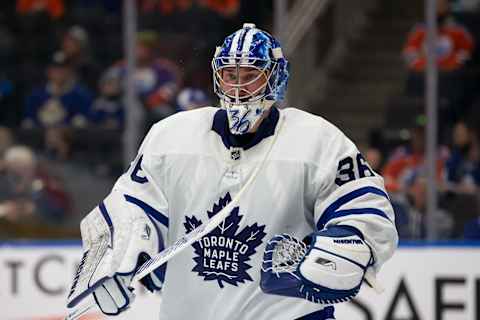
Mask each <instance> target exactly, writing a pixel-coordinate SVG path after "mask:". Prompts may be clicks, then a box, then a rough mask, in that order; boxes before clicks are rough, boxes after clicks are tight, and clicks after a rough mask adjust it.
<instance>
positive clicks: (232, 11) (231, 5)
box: [199, 0, 240, 18]
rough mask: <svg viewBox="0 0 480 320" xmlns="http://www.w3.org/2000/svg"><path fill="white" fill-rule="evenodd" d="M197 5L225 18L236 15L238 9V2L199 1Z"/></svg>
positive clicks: (233, 0) (221, 0)
mask: <svg viewBox="0 0 480 320" xmlns="http://www.w3.org/2000/svg"><path fill="white" fill-rule="evenodd" d="M199 3H200V4H201V5H203V6H206V7H207V8H209V9H210V10H212V11H214V12H216V13H218V14H220V15H222V16H224V17H226V18H231V17H233V16H235V15H237V14H238V12H239V9H240V1H239V0H200V1H199Z"/></svg>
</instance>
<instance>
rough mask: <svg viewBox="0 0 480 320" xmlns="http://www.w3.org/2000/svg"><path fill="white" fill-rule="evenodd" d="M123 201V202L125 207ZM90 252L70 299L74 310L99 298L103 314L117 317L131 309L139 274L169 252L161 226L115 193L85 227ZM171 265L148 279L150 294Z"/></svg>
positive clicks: (87, 219)
mask: <svg viewBox="0 0 480 320" xmlns="http://www.w3.org/2000/svg"><path fill="white" fill-rule="evenodd" d="M122 201H123V203H122ZM80 228H81V233H82V242H83V249H84V254H83V257H82V261H81V262H80V264H79V266H78V269H77V273H76V275H75V278H74V281H73V285H72V289H71V290H70V294H69V296H68V304H67V307H68V308H69V309H71V310H72V309H73V311H75V310H76V309H78V308H80V306H79V304H80V302H81V301H82V300H84V298H85V297H87V296H88V295H90V294H93V297H94V299H95V302H96V303H97V305H98V306H99V308H100V310H101V311H102V312H103V313H105V314H107V315H116V314H119V313H120V312H122V311H124V310H125V309H127V308H128V307H129V305H130V304H131V302H132V301H133V299H134V297H135V295H134V293H133V288H131V286H130V285H131V282H132V278H133V276H134V274H135V272H136V270H137V269H138V268H139V267H140V265H142V264H143V263H144V262H145V261H147V260H148V259H149V258H150V256H153V255H154V254H156V253H158V252H159V251H161V250H162V249H163V241H162V238H161V235H160V233H159V231H158V230H157V226H156V225H155V224H154V222H153V221H152V220H150V218H149V217H148V216H147V215H146V214H145V212H143V211H142V210H141V209H140V208H139V207H137V206H135V205H134V204H130V203H125V202H124V199H123V197H122V196H121V195H119V194H116V193H115V192H113V193H112V194H110V195H109V196H108V197H107V198H106V199H105V200H104V202H102V203H101V204H100V205H99V206H98V207H97V208H95V209H94V210H93V211H92V212H90V213H89V214H88V215H87V216H86V217H85V218H84V219H83V220H82V223H81V225H80ZM164 271H165V267H163V268H159V269H157V270H155V271H154V272H152V273H151V274H149V275H148V276H146V277H144V278H143V279H142V280H141V283H142V284H143V285H145V286H146V287H147V289H149V290H150V291H154V290H160V289H161V286H162V282H163V278H164Z"/></svg>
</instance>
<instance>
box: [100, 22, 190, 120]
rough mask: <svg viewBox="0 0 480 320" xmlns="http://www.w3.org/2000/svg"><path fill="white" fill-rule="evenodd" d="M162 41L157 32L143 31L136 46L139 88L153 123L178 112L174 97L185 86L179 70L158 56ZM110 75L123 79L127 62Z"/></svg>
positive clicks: (113, 68) (137, 87) (141, 99)
mask: <svg viewBox="0 0 480 320" xmlns="http://www.w3.org/2000/svg"><path fill="white" fill-rule="evenodd" d="M158 42H159V37H158V35H157V34H156V33H155V32H152V31H143V32H140V33H139V34H138V41H137V46H136V60H137V61H136V62H137V66H136V67H137V70H136V71H135V74H134V78H135V89H136V92H137V95H138V97H139V100H140V101H141V103H142V105H143V106H144V107H145V108H146V109H147V110H148V111H149V113H150V117H149V119H151V120H152V121H157V120H160V119H162V118H164V117H166V116H169V115H170V114H172V113H174V112H175V101H174V98H175V96H176V93H177V91H178V88H179V86H180V84H181V76H180V72H179V70H178V67H177V66H176V65H175V64H174V63H173V62H171V61H169V60H167V59H165V58H158V57H157V52H156V51H157V50H156V49H157V47H158ZM107 72H111V74H114V75H118V76H119V77H123V76H124V74H125V63H124V62H120V63H118V64H116V65H114V66H113V67H111V68H110V69H109V70H108V71H107ZM119 81H121V79H119Z"/></svg>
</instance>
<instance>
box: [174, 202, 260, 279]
mask: <svg viewBox="0 0 480 320" xmlns="http://www.w3.org/2000/svg"><path fill="white" fill-rule="evenodd" d="M231 200H232V199H231V197H230V194H229V193H227V194H226V195H225V197H223V198H220V200H219V202H218V204H214V205H213V208H212V211H208V212H207V214H208V218H209V219H210V218H212V217H213V216H214V215H216V214H217V213H218V212H219V211H220V210H221V209H223V208H224V207H225V206H226V205H227V204H228V203H229V202H230V201H231ZM239 211H240V208H239V207H235V208H234V209H233V210H232V211H231V212H230V215H229V216H228V217H227V218H226V219H225V220H224V221H223V222H222V223H221V224H220V225H219V226H217V227H216V228H215V229H214V230H213V231H212V232H210V233H209V234H208V235H206V236H204V237H203V238H202V239H201V240H199V241H197V242H195V243H194V244H193V245H192V246H193V248H194V252H195V254H196V256H195V257H194V258H193V260H194V261H195V264H196V265H195V267H194V268H193V269H192V271H194V272H197V273H198V275H199V276H201V277H203V279H204V280H205V281H212V280H215V281H217V282H218V285H219V286H220V288H223V287H224V284H225V283H229V284H231V285H234V286H237V285H238V283H245V281H253V279H252V278H251V277H250V275H249V274H248V270H249V269H250V268H251V266H250V265H249V264H248V263H247V262H248V261H249V260H250V257H251V256H252V255H253V254H254V253H256V251H257V250H256V248H257V247H258V246H259V245H260V244H261V243H262V240H263V238H264V237H265V235H266V233H265V232H264V230H265V225H262V226H259V225H258V224H257V223H255V224H253V225H249V226H245V227H244V228H243V229H241V230H239V224H240V221H241V220H242V215H240V213H239ZM183 225H184V226H185V229H186V231H187V233H189V232H191V231H192V230H193V229H195V228H197V227H198V226H200V225H202V221H201V220H198V219H197V218H196V217H195V216H192V217H185V223H184V224H183Z"/></svg>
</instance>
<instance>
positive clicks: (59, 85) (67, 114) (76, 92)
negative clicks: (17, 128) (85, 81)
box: [22, 51, 92, 128]
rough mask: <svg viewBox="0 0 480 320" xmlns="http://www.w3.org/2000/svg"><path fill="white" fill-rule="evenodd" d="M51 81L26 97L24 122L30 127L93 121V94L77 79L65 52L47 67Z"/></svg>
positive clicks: (55, 56)
mask: <svg viewBox="0 0 480 320" xmlns="http://www.w3.org/2000/svg"><path fill="white" fill-rule="evenodd" d="M46 76H47V83H46V84H45V85H44V86H42V87H40V88H37V89H34V90H33V91H32V93H31V94H30V95H29V96H28V97H27V99H26V107H25V116H24V120H23V123H22V125H23V126H24V127H26V128H29V127H40V128H45V127H51V126H70V127H77V128H79V127H85V126H86V125H88V123H89V121H90V109H91V104H92V93H91V92H90V91H89V90H88V89H87V88H86V87H85V86H83V85H82V84H81V83H79V82H78V80H77V78H76V74H75V71H74V70H73V69H72V68H71V66H70V65H69V64H68V63H67V60H66V57H65V54H64V53H63V52H62V51H58V52H56V53H55V54H54V55H53V57H52V60H51V62H50V64H49V66H48V67H47V71H46Z"/></svg>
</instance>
